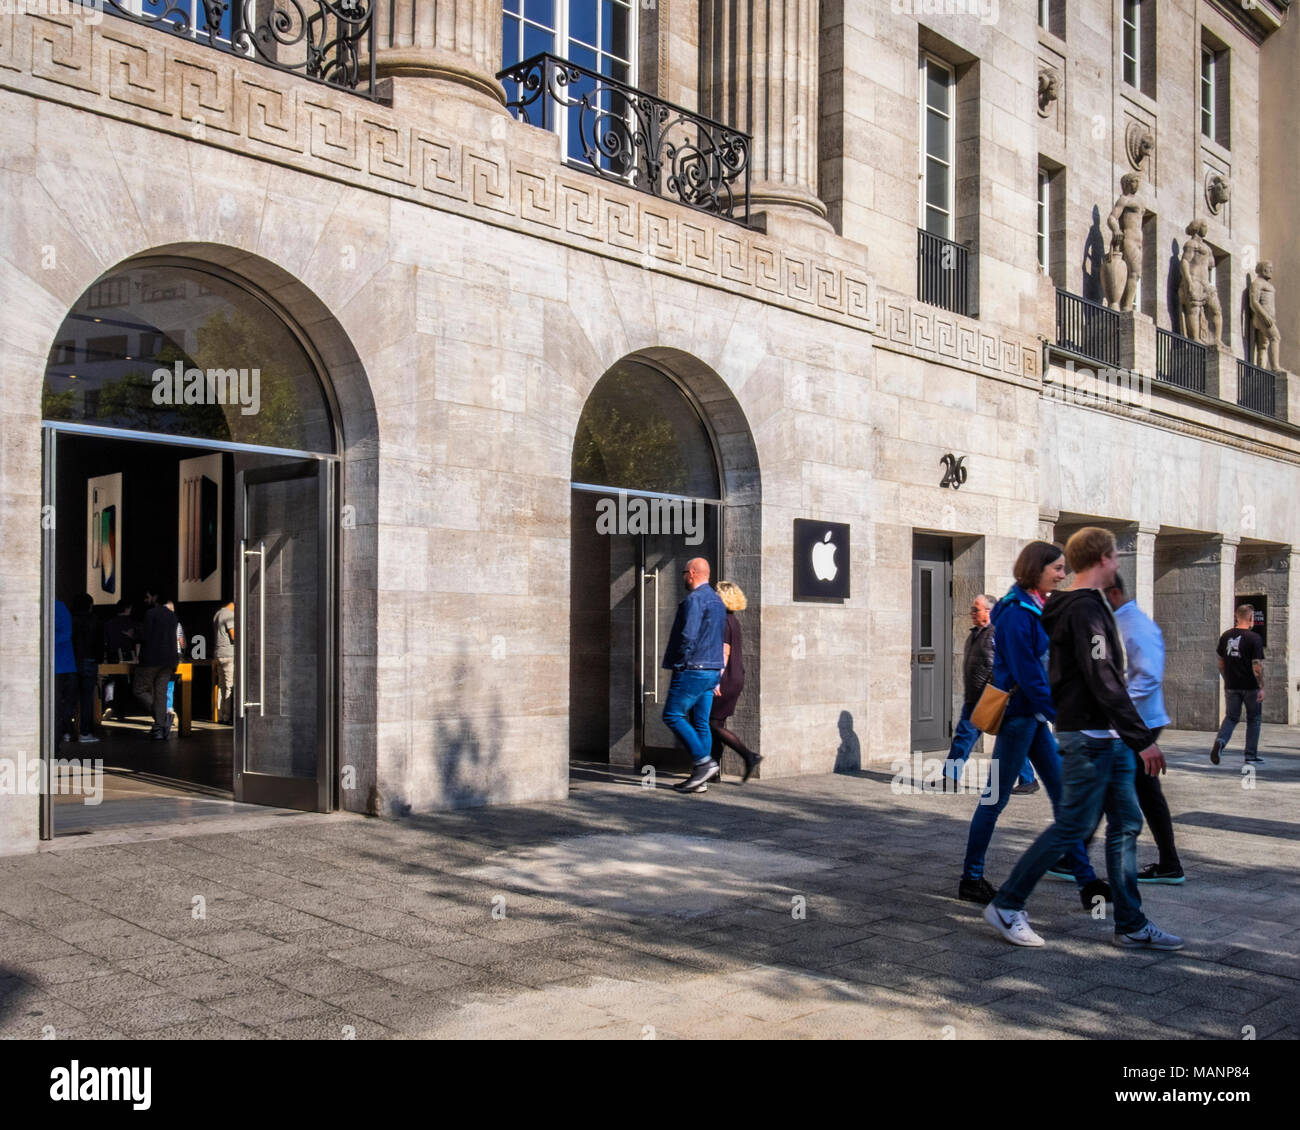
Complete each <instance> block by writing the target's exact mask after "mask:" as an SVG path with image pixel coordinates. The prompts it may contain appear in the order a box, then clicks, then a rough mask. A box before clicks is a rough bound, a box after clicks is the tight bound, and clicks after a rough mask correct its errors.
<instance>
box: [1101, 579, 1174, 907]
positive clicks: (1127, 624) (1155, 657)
mask: <svg viewBox="0 0 1300 1130" xmlns="http://www.w3.org/2000/svg"><path fill="white" fill-rule="evenodd" d="M1106 600H1107V601H1108V602H1109V603H1110V606H1111V608H1112V609H1113V610H1114V612H1115V623H1116V624H1117V625H1118V626H1119V634H1120V638H1121V639H1122V640H1123V641H1124V654H1125V670H1124V675H1125V679H1126V681H1127V683H1128V696H1129V698H1131V699H1132V700H1133V705H1134V706H1135V707H1137V712H1138V714H1140V715H1141V716H1142V721H1143V722H1144V723H1145V724H1146V726H1147V728H1148V729H1150V730H1151V731H1152V732H1153V733H1154V734H1155V735H1156V738H1159V736H1160V731H1161V730H1162V729H1163V728H1164V727H1165V726H1167V725H1169V714H1168V712H1167V711H1166V710H1165V696H1164V690H1163V688H1162V686H1161V684H1162V683H1163V682H1164V677H1165V638H1164V636H1163V635H1162V634H1161V632H1160V627H1159V625H1157V624H1156V622H1155V621H1154V620H1152V619H1151V617H1150V616H1148V615H1147V614H1146V613H1145V612H1143V611H1142V610H1141V609H1140V608H1139V607H1138V606H1137V601H1135V600H1132V599H1130V598H1129V597H1128V596H1127V595H1126V594H1125V592H1124V581H1123V578H1121V577H1120V575H1119V574H1118V573H1116V574H1115V580H1114V583H1113V584H1112V585H1111V586H1110V588H1108V589H1107V590H1106ZM1135 784H1136V786H1137V798H1138V806H1139V807H1140V808H1141V809H1142V816H1143V818H1144V819H1145V820H1146V822H1147V827H1148V828H1150V829H1151V835H1152V837H1153V838H1154V839H1155V841H1156V847H1157V848H1158V849H1159V850H1160V859H1159V861H1158V862H1156V863H1152V864H1150V865H1148V866H1147V867H1144V868H1142V870H1140V871H1139V872H1138V882H1139V883H1181V882H1183V881H1184V879H1185V876H1184V875H1183V865H1182V863H1181V862H1179V859H1178V851H1177V849H1176V848H1175V847H1174V824H1173V820H1172V819H1171V818H1170V816H1169V805H1168V804H1166V803H1165V795H1164V793H1163V792H1162V791H1161V788H1160V778H1159V777H1152V776H1150V775H1149V774H1147V773H1138V774H1137V776H1136V778H1135Z"/></svg>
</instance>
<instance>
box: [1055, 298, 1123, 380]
mask: <svg viewBox="0 0 1300 1130" xmlns="http://www.w3.org/2000/svg"><path fill="white" fill-rule="evenodd" d="M1056 344H1057V345H1058V346H1060V347H1061V348H1062V349H1069V350H1071V351H1072V352H1074V353H1078V354H1080V355H1081V356H1083V357H1087V358H1088V359H1089V360H1092V361H1096V362H1098V363H1099V364H1102V365H1109V366H1110V367H1111V368H1113V369H1118V368H1119V313H1118V311H1115V310H1110V309H1107V308H1106V307H1105V306H1103V305H1102V304H1101V303H1100V302H1093V301H1092V300H1091V299H1087V298H1083V297H1081V296H1080V295H1077V294H1071V293H1070V292H1069V291H1068V290H1061V289H1060V288H1059V287H1058V288H1057V290H1056Z"/></svg>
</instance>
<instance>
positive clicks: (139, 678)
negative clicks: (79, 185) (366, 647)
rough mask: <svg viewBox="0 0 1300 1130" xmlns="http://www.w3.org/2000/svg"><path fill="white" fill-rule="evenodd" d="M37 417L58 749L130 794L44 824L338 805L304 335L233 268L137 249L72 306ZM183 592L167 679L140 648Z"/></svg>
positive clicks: (331, 467)
mask: <svg viewBox="0 0 1300 1130" xmlns="http://www.w3.org/2000/svg"><path fill="white" fill-rule="evenodd" d="M42 414H43V417H44V431H45V448H44V455H45V486H44V489H45V501H46V504H47V506H48V507H50V508H51V509H50V513H52V514H55V515H57V516H58V520H57V521H54V522H49V523H47V529H46V536H45V541H44V545H43V550H44V560H43V568H44V592H45V619H44V623H45V626H46V638H47V639H49V640H53V641H55V642H54V646H53V647H51V648H48V649H47V650H48V651H49V652H51V656H50V658H51V662H47V664H46V674H47V678H46V693H45V700H46V701H45V711H46V718H45V720H46V726H45V732H46V734H47V735H49V736H50V740H48V741H47V743H46V745H47V750H49V749H50V748H51V746H52V747H53V750H52V752H53V755H54V756H56V757H60V758H63V759H65V760H67V759H69V758H70V757H71V758H76V760H77V761H78V765H79V768H80V769H81V773H82V775H83V776H85V774H86V770H85V769H84V766H85V764H86V762H87V761H92V760H93V761H94V762H96V763H102V767H103V780H102V786H103V788H104V793H103V796H101V798H100V799H101V800H104V799H108V798H110V797H111V799H112V802H113V804H114V806H115V811H113V813H112V814H111V815H109V816H102V815H100V814H94V816H93V817H92V815H91V814H88V813H86V812H84V811H78V810H77V809H76V808H75V807H73V803H75V802H76V801H77V800H79V799H81V798H80V797H78V796H77V795H76V794H73V795H72V796H65V795H63V793H62V792H61V791H60V790H56V789H48V790H46V796H45V806H44V810H43V819H42V835H43V836H44V837H46V838H49V837H50V836H51V835H53V834H55V833H59V832H64V831H69V832H70V831H76V830H79V828H78V826H79V825H85V826H88V827H97V826H103V825H104V824H105V823H114V824H121V823H134V822H137V821H136V820H134V819H133V814H135V813H140V814H151V815H146V816H145V818H146V819H153V818H158V816H159V814H165V813H167V812H170V811H175V812H178V813H184V812H186V811H187V810H191V809H198V808H201V806H202V804H203V803H204V801H205V800H212V799H228V800H234V801H236V802H245V803H252V804H263V805H274V806H277V807H283V808H295V809H306V810H316V811H328V810H330V809H331V808H333V807H335V805H336V803H337V782H336V773H335V764H336V735H337V729H338V722H337V717H336V701H337V694H336V680H337V653H338V648H337V624H336V620H337V614H336V606H337V597H336V584H337V582H336V562H337V531H336V521H335V515H336V511H337V492H338V489H339V451H340V441H339V434H338V428H337V425H336V420H337V413H336V411H335V407H334V404H333V402H332V395H331V391H330V387H329V384H328V382H327V380H326V379H325V370H324V366H323V365H322V363H321V361H320V359H319V357H318V356H317V355H316V353H315V351H314V350H313V348H312V346H311V344H310V343H309V342H308V340H307V339H306V337H305V336H304V335H302V334H301V333H300V332H299V331H298V330H297V328H296V327H295V325H294V323H293V321H292V320H291V319H290V318H289V317H288V315H287V314H286V313H285V312H284V311H283V310H282V309H281V308H280V307H279V305H278V304H277V303H276V302H275V301H274V300H273V299H271V298H270V297H269V296H268V295H267V294H266V293H264V292H262V291H260V290H259V289H257V288H256V287H254V286H252V285H251V284H249V283H248V282H247V281H245V280H243V279H242V278H240V277H238V276H236V275H234V274H233V273H231V272H229V271H227V270H225V269H223V268H220V267H217V266H214V265H212V264H209V263H203V262H199V261H196V260H190V259H185V258H177V257H153V258H142V259H137V260H131V261H129V262H127V263H125V264H123V265H121V266H120V267H118V268H116V269H114V270H113V271H111V272H109V273H108V274H107V275H105V276H103V277H101V278H100V279H99V280H98V281H96V282H95V283H94V284H93V285H92V286H91V287H90V288H89V289H88V290H87V291H86V292H85V293H84V294H82V296H81V297H80V298H79V299H78V300H77V302H76V303H74V305H73V306H72V308H71V310H70V311H69V313H68V315H67V317H66V318H65V319H64V321H63V323H62V325H61V326H60V329H59V332H58V334H57V336H56V339H55V342H54V344H53V347H52V348H51V351H50V354H49V357H48V360H47V364H46V371H45V385H44V394H43V402H42ZM167 602H170V603H171V605H172V610H173V612H174V615H175V617H176V620H177V621H178V623H179V625H180V628H181V633H180V638H179V640H178V641H177V650H178V653H179V654H178V666H177V672H176V676H175V678H173V679H170V680H168V679H167V678H166V677H165V673H164V674H159V673H158V671H157V670H156V668H157V664H155V663H152V662H144V661H143V660H147V659H149V656H150V655H151V654H152V655H153V656H155V657H156V656H157V654H158V640H157V639H156V638H151V633H152V636H157V634H158V631H157V629H158V625H159V624H160V623H163V622H164V621H163V619H162V618H160V617H157V616H154V617H150V616H148V613H147V609H148V608H151V607H152V606H153V605H155V604H156V605H163V604H166V603H167ZM74 605H75V606H76V613H77V615H76V616H75V618H73V617H71V616H69V613H71V612H72V611H73V608H74ZM69 619H71V620H72V623H73V626H74V633H73V637H74V646H73V649H72V652H71V656H70V658H71V662H72V665H73V667H74V668H75V671H74V675H75V678H74V679H73V680H69V679H68V678H67V677H66V676H67V673H66V670H65V668H66V667H67V666H68V662H69V656H68V654H67V652H66V649H64V648H62V647H61V646H60V638H59V637H60V634H61V631H60V621H67V620H69ZM73 687H75V689H72V688H73ZM164 695H166V696H167V700H168V701H167V704H166V707H165V708H164V706H163V704H162V699H163V696H164ZM51 794H55V795H51ZM64 801H67V802H73V803H68V804H67V805H66V807H65V805H64V804H63V803H62V802H64Z"/></svg>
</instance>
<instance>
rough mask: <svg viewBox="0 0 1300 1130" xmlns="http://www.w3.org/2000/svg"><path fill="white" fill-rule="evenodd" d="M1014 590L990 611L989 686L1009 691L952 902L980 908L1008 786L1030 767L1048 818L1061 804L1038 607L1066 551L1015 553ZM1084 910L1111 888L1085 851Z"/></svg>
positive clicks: (1042, 548) (988, 894) (1080, 862)
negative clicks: (1044, 792) (1045, 797)
mask: <svg viewBox="0 0 1300 1130" xmlns="http://www.w3.org/2000/svg"><path fill="white" fill-rule="evenodd" d="M1012 573H1013V575H1014V576H1015V578H1016V583H1015V584H1013V585H1012V586H1011V589H1010V590H1009V591H1008V592H1007V594H1006V596H1004V597H1003V598H1002V599H1001V600H999V601H998V603H997V604H996V605H995V606H994V608H993V614H992V617H991V618H992V622H993V625H994V636H995V640H996V643H995V645H994V651H993V677H992V679H991V685H992V686H994V687H997V688H998V689H1000V690H1010V691H1012V692H1013V693H1012V695H1011V698H1010V699H1009V700H1008V702H1007V708H1006V713H1005V714H1004V715H1003V716H1002V725H1001V727H1000V728H999V730H998V736H997V741H996V742H995V743H994V746H993V762H992V765H991V766H990V767H989V784H988V787H987V788H986V789H985V790H984V794H983V796H981V797H980V803H979V804H978V805H977V806H976V808H975V815H974V816H973V817H972V818H971V822H970V833H969V835H968V836H967V840H966V859H965V861H964V863H963V866H962V873H961V882H960V883H959V884H958V887H957V897H958V898H963V899H966V900H967V901H968V902H978V903H981V904H984V905H988V903H990V902H992V901H993V896H994V894H996V893H997V892H996V890H995V888H994V887H993V886H992V884H990V883H989V881H988V880H987V879H985V878H984V856H985V853H986V852H987V851H988V846H989V841H990V840H991V839H992V838H993V829H994V828H995V827H996V826H997V822H998V816H999V815H1000V814H1001V812H1002V810H1003V809H1004V808H1006V806H1007V801H1008V800H1009V799H1010V796H1011V785H1012V783H1013V782H1014V781H1015V780H1016V778H1017V777H1019V775H1020V771H1021V769H1022V768H1023V766H1024V764H1025V762H1026V761H1029V762H1030V763H1031V764H1032V765H1033V766H1034V768H1035V769H1036V770H1037V771H1038V775H1039V776H1040V777H1042V779H1043V784H1044V785H1045V786H1046V788H1047V795H1048V796H1049V797H1050V798H1051V801H1052V813H1053V817H1055V814H1056V808H1057V805H1058V804H1059V803H1060V799H1061V755H1060V752H1059V751H1058V750H1057V747H1056V737H1055V735H1054V734H1053V733H1052V727H1051V725H1050V722H1051V721H1052V719H1053V718H1055V717H1056V707H1055V706H1054V705H1053V703H1052V690H1051V686H1050V684H1049V683H1048V680H1047V653H1048V639H1047V633H1046V632H1045V631H1043V625H1042V624H1041V622H1040V621H1041V619H1042V613H1043V605H1044V604H1045V603H1046V602H1047V598H1048V596H1049V595H1050V594H1051V593H1052V592H1053V591H1054V590H1055V589H1056V586H1057V585H1059V584H1060V583H1061V582H1062V581H1063V580H1064V579H1065V551H1064V550H1063V549H1062V548H1061V547H1060V546H1059V545H1053V544H1052V543H1051V542H1045V541H1034V542H1030V543H1029V544H1028V545H1027V546H1025V548H1024V549H1022V550H1021V551H1020V555H1019V556H1018V557H1017V558H1016V564H1015V567H1014V568H1013V570H1012ZM1067 859H1068V861H1069V865H1070V869H1071V871H1072V872H1073V874H1074V879H1075V882H1077V883H1078V884H1079V889H1080V892H1081V898H1082V900H1083V905H1084V908H1085V909H1087V910H1091V909H1092V899H1093V898H1094V897H1095V896H1097V895H1099V894H1100V895H1103V896H1104V897H1106V899H1107V901H1109V898H1110V887H1109V885H1108V884H1107V883H1106V882H1105V880H1103V879H1098V878H1097V873H1096V872H1095V871H1094V870H1093V869H1092V866H1091V865H1090V864H1089V863H1088V855H1087V852H1086V851H1084V848H1083V845H1082V844H1075V845H1074V846H1073V847H1072V848H1071V849H1070V851H1069V852H1068V853H1067Z"/></svg>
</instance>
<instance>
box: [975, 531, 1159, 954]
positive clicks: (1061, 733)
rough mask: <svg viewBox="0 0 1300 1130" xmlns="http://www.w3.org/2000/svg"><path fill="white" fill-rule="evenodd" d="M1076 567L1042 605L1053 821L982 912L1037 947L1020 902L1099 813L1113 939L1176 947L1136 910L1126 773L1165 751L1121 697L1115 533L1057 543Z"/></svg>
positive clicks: (1133, 809) (1133, 806)
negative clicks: (1056, 758)
mask: <svg viewBox="0 0 1300 1130" xmlns="http://www.w3.org/2000/svg"><path fill="white" fill-rule="evenodd" d="M1065 555H1066V559H1067V561H1068V562H1069V565H1070V569H1071V571H1072V572H1073V573H1074V574H1075V577H1074V583H1073V585H1071V587H1070V588H1069V589H1068V590H1066V591H1065V592H1058V593H1055V594H1053V596H1052V597H1051V599H1050V600H1048V602H1047V605H1046V607H1045V608H1044V610H1043V629H1044V630H1045V631H1046V632H1047V635H1048V639H1049V641H1050V648H1049V662H1048V679H1049V681H1050V682H1051V687H1052V700H1053V702H1054V703H1055V705H1056V728H1057V734H1056V738H1057V742H1058V743H1059V745H1060V747H1061V755H1062V758H1063V761H1064V770H1063V788H1062V793H1061V803H1060V806H1059V809H1058V815H1057V819H1056V822H1055V823H1054V824H1052V826H1051V827H1050V828H1048V829H1047V831H1045V832H1044V833H1043V834H1042V835H1041V836H1039V837H1038V839H1036V840H1035V841H1034V842H1033V844H1032V845H1031V846H1030V848H1029V850H1028V851H1027V852H1025V854H1024V856H1022V857H1021V860H1020V862H1019V863H1017V864H1016V867H1015V870H1013V871H1012V872H1011V875H1010V877H1009V878H1008V879H1007V881H1006V882H1005V883H1004V884H1003V885H1002V888H1001V890H999V891H998V893H997V894H996V895H995V896H994V897H993V901H992V902H990V903H989V905H988V906H987V907H985V908H984V917H985V919H987V920H988V922H989V924H990V925H992V926H993V927H994V928H995V929H997V930H998V931H999V932H1000V933H1001V934H1002V936H1003V937H1004V938H1006V939H1007V941H1009V942H1012V943H1014V944H1015V945H1019V946H1041V945H1042V944H1043V939H1042V938H1040V937H1039V936H1038V935H1037V934H1036V933H1034V931H1033V929H1032V928H1031V927H1030V925H1029V916H1028V915H1027V914H1026V913H1025V904H1026V902H1027V901H1028V899H1029V896H1030V894H1031V893H1032V892H1033V889H1034V886H1035V885H1036V884H1037V882H1038V880H1039V879H1041V878H1042V877H1043V875H1044V874H1045V873H1046V871H1047V869H1048V867H1050V866H1051V865H1052V864H1053V863H1054V862H1056V860H1057V859H1058V858H1060V856H1061V854H1062V852H1063V851H1064V850H1065V848H1066V847H1067V846H1069V845H1071V844H1073V843H1076V842H1078V841H1079V840H1080V839H1082V838H1083V837H1084V836H1087V835H1088V834H1089V833H1091V832H1092V830H1093V828H1095V827H1096V825H1097V821H1098V820H1099V818H1100V816H1101V813H1102V811H1103V810H1104V811H1105V813H1106V870H1107V872H1108V874H1109V878H1110V889H1111V892H1112V893H1113V896H1114V901H1115V936H1114V941H1115V944H1116V945H1119V946H1125V947H1129V948H1134V949H1148V950H1150V949H1160V950H1173V949H1181V948H1182V945H1183V940H1182V939H1181V938H1179V937H1176V936H1174V935H1173V934H1167V933H1165V931H1163V930H1161V929H1160V928H1159V927H1158V926H1157V925H1156V924H1155V923H1154V922H1151V921H1150V920H1149V919H1148V918H1147V917H1146V915H1144V914H1143V913H1142V897H1141V895H1140V894H1139V893H1138V884H1137V836H1138V833H1139V832H1140V831H1141V830H1142V813H1141V810H1140V809H1139V808H1138V802H1137V794H1136V792H1135V790H1134V785H1133V780H1134V774H1135V771H1136V767H1137V765H1138V764H1139V763H1140V764H1141V766H1142V771H1143V772H1146V773H1150V774H1151V775H1152V776H1155V775H1157V774H1159V773H1162V772H1164V768H1165V759H1164V756H1163V754H1161V752H1160V750H1159V748H1158V747H1157V746H1156V744H1155V742H1154V741H1153V740H1152V733H1151V731H1150V730H1149V729H1148V728H1147V726H1146V724H1145V723H1144V722H1143V721H1142V718H1141V716H1140V715H1139V714H1138V711H1137V708H1136V707H1135V706H1134V705H1133V703H1132V701H1131V700H1130V698H1129V695H1128V690H1127V688H1126V686H1125V683H1124V663H1125V659H1124V647H1123V644H1122V642H1121V639H1120V632H1119V628H1118V627H1117V626H1116V624H1115V616H1114V613H1113V612H1112V611H1111V607H1110V604H1109V603H1107V601H1106V598H1105V596H1104V595H1103V590H1104V589H1106V588H1107V587H1109V586H1110V585H1111V583H1112V581H1113V580H1114V578H1115V572H1116V570H1117V568H1118V565H1119V561H1118V558H1117V556H1116V553H1115V538H1114V535H1113V534H1111V533H1110V532H1109V531H1107V530H1102V529H1098V528H1096V527H1087V528H1085V529H1082V530H1080V531H1079V532H1078V533H1076V534H1075V535H1074V536H1073V537H1072V538H1070V540H1069V542H1068V543H1067V545H1066V547H1065Z"/></svg>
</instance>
